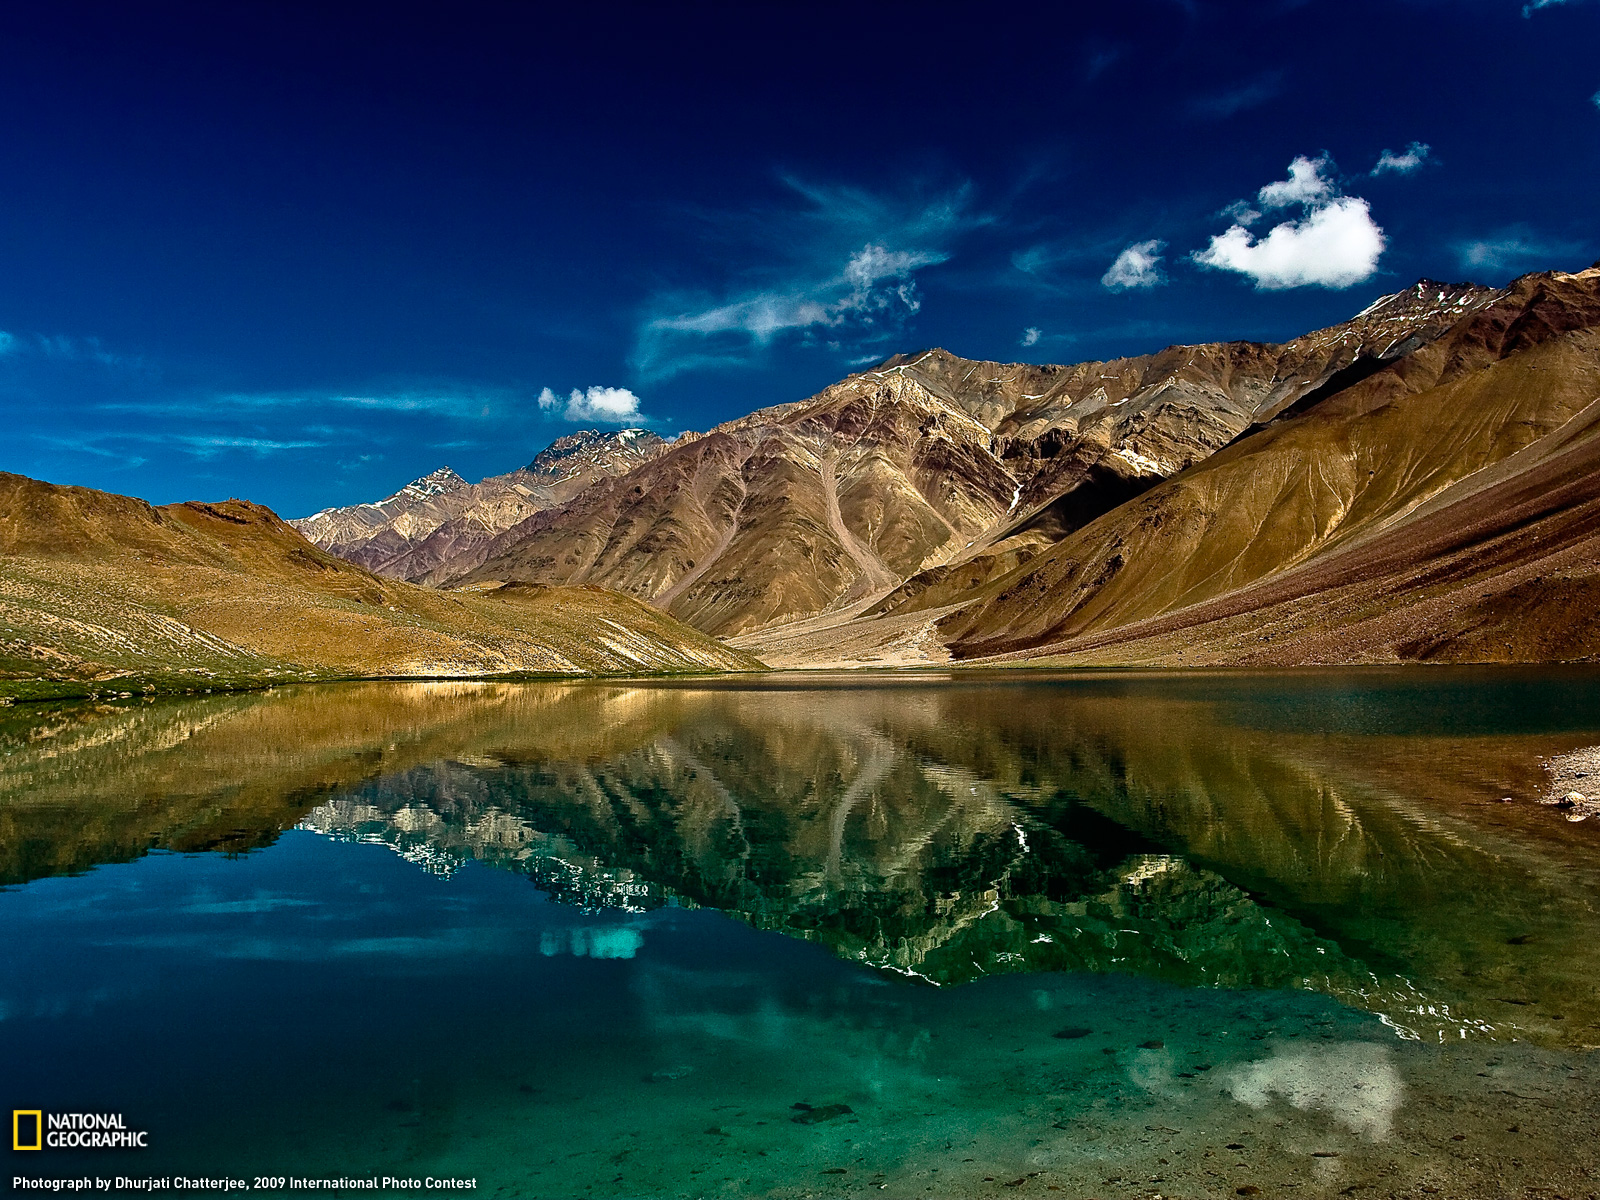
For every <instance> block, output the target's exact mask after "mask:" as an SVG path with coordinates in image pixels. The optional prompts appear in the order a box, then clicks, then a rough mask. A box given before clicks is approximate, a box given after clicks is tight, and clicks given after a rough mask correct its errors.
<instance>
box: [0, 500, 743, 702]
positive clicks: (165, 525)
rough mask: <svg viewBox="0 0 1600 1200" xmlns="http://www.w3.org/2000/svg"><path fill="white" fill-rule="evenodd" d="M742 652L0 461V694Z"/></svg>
mask: <svg viewBox="0 0 1600 1200" xmlns="http://www.w3.org/2000/svg"><path fill="white" fill-rule="evenodd" d="M752 665H755V663H754V660H753V659H752V658H750V657H749V656H748V655H745V654H742V653H740V652H737V651H732V650H729V649H728V648H726V647H724V646H722V645H720V644H719V643H717V642H716V641H715V640H713V639H711V638H709V637H707V636H705V635H704V634H702V633H700V632H698V631H697V630H693V629H690V628H688V627H687V626H684V625H681V624H680V623H678V622H677V621H674V620H672V619H671V618H670V617H667V616H665V615H664V614H662V613H661V612H660V611H659V610H656V609H653V608H650V607H648V606H646V605H643V604H640V603H638V602H637V601H634V600H630V599H628V598H626V597H622V596H618V595H616V594H614V593H611V592H606V591H604V590H602V589H599V588H593V587H577V588H562V589H549V588H541V587H536V586H528V585H516V586H512V587H506V588H496V589H484V590H481V591H478V592H476V593H452V594H445V593H441V592H437V591H433V590H429V589H425V588H420V587H416V586H413V585H411V584H406V583H400V582H396V581H394V580H389V579H384V578H381V577H379V576H376V575H374V574H372V573H371V572H369V571H367V570H365V569H364V568H361V567H359V566H355V565H353V564H351V563H347V562H344V561H343V560H341V559H339V558H336V557H334V556H333V555H330V554H328V553H326V552H324V551H322V550H320V549H318V548H316V547H314V546H312V545H310V544H308V543H307V542H306V540H305V539H304V538H303V537H301V536H300V534H298V533H297V532H296V531H295V530H294V529H292V528H290V527H289V526H288V525H287V524H286V523H285V522H283V521H281V520H279V518H278V517H276V516H275V515H274V514H273V513H272V512H270V511H269V510H268V509H265V508H262V507H260V506H259V505H254V504H249V503H247V502H245V501H241V500H229V501H226V502H223V503H220V504H198V503H189V504H173V505H166V506H164V507H160V508H156V507H152V506H151V505H149V504H146V503H145V502H144V501H142V500H136V499H133V498H131V497H127V496H117V495H112V494H109V493H106V492H97V491H92V490H90V489H88V488H78V487H58V486H55V485H52V484H48V483H41V482H39V481H38V480H33V479H28V478H25V477H23V476H20V475H10V474H0V695H17V694H21V695H35V694H41V693H43V694H49V693H52V692H54V693H62V694H64V693H68V692H73V691H79V692H81V691H83V690H85V689H88V690H119V689H120V690H128V689H132V688H149V687H172V686H177V687H193V688H201V687H211V686H227V685H232V684H236V683H240V682H259V681H261V680H265V679H295V678H311V677H328V676H378V675H381V676H394V675H400V676H475V675H486V674H497V673H504V672H519V671H537V672H553V673H558V674H583V673H589V672H597V671H610V672H615V671H627V672H632V671H641V670H642V671H684V670H727V669H735V670H737V669H741V668H748V667H750V666H752Z"/></svg>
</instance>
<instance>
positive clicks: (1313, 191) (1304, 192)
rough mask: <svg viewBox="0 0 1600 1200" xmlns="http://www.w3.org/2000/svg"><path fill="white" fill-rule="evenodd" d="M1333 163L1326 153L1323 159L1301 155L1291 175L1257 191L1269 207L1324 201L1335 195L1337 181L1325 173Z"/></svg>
mask: <svg viewBox="0 0 1600 1200" xmlns="http://www.w3.org/2000/svg"><path fill="white" fill-rule="evenodd" d="M1332 167H1333V162H1332V161H1331V160H1330V159H1329V158H1328V156H1327V155H1326V154H1324V155H1323V156H1322V157H1321V158H1307V157H1306V156H1305V155H1304V154H1301V155H1297V156H1296V157H1295V160H1294V161H1293V162H1292V163H1290V164H1289V178H1287V179H1280V180H1278V182H1277V183H1269V184H1267V186H1266V187H1264V188H1262V189H1261V190H1260V191H1259V192H1257V193H1256V198H1257V199H1258V200H1260V201H1261V204H1262V206H1263V207H1265V208H1288V207H1289V206H1290V205H1291V204H1320V203H1322V202H1324V201H1326V200H1328V199H1331V198H1332V197H1333V195H1334V186H1333V183H1332V182H1331V181H1330V180H1328V179H1327V178H1325V177H1324V176H1323V174H1322V173H1323V172H1324V171H1327V170H1331V169H1332Z"/></svg>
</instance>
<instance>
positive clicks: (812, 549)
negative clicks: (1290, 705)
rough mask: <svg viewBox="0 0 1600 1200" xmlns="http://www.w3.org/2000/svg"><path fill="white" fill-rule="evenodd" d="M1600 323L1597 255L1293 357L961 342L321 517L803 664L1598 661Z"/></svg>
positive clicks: (1381, 316) (422, 559)
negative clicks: (644, 608) (717, 414)
mask: <svg viewBox="0 0 1600 1200" xmlns="http://www.w3.org/2000/svg"><path fill="white" fill-rule="evenodd" d="M1597 323H1600V267H1593V268H1590V269H1588V270H1586V271H1580V272H1577V273H1565V272H1559V271H1556V272H1545V273H1540V274H1534V275H1528V276H1524V277H1522V278H1520V279H1518V280H1516V281H1514V282H1513V283H1512V284H1511V285H1510V286H1509V287H1507V288H1504V289H1495V288H1487V287H1481V286H1477V285H1474V284H1467V283H1462V284H1445V283H1438V282H1436V281H1433V280H1426V279H1425V280H1421V281H1419V282H1418V283H1417V284H1416V285H1414V286H1413V287H1410V288H1407V289H1405V290H1404V291H1400V292H1396V293H1394V294H1392V295H1387V296H1384V297H1381V298H1380V299H1378V300H1377V301H1376V302H1375V303H1373V304H1371V305H1369V306H1368V307H1367V308H1366V309H1364V310H1363V311H1362V312H1360V313H1358V314H1356V315H1355V316H1354V317H1352V318H1351V319H1350V320H1348V321H1346V322H1343V323H1342V324H1339V325H1335V326H1332V327H1330V328H1327V329H1321V330H1317V331H1314V332H1312V333H1308V334H1305V335H1303V336H1301V337H1298V338H1295V339H1293V340H1291V341H1289V342H1286V343H1283V344H1266V343H1256V342H1225V343H1210V344H1205V345H1196V346H1173V347H1168V348H1167V349H1165V350H1162V351H1160V352H1158V353H1155V354H1150V355H1143V356H1138V357H1133V358H1125V359H1116V360H1112V361H1108V362H1086V363H1078V364H1075V365H1070V366H1032V365H1025V364H1002V363H995V362H979V361H972V360H967V359H963V358H958V357H956V356H955V355H952V354H950V353H947V352H946V351H944V350H939V349H934V350H928V351H925V352H922V353H919V354H914V355H896V356H894V357H892V358H890V359H888V360H886V361H885V362H883V363H880V364H879V365H878V366H876V367H874V368H872V369H870V370H866V371H862V372H860V373H858V374H855V375H852V376H850V377H848V378H846V379H844V380H842V381H841V382H839V383H837V384H834V385H833V386H831V387H829V388H826V389H824V390H823V391H822V392H820V393H818V394H817V395H816V396H813V397H811V398H810V399H807V400H803V401H799V402H796V403H792V404H785V405H780V406H777V407H774V408H767V409H763V410H760V411H757V412H754V413H752V414H750V415H749V416H747V417H743V418H740V419H737V420H734V421H730V422H727V423H726V424H723V425H720V426H718V427H716V428H714V429H712V430H710V431H709V432H706V433H686V434H682V435H679V436H678V437H676V438H675V439H673V440H672V441H671V442H666V441H663V440H662V439H660V438H657V437H655V436H654V435H651V434H648V433H646V432H644V431H638V430H624V431H621V432H619V433H609V434H603V433H600V432H598V431H587V432H585V433H581V434H577V435H574V437H572V438H567V439H563V440H562V442H558V443H557V444H556V445H555V446H552V447H551V449H550V450H549V451H546V452H545V454H543V455H541V456H540V458H539V459H538V460H535V462H534V463H533V464H531V465H530V466H529V467H528V468H524V469H523V470H522V471H520V472H513V473H512V474H511V475H507V476H500V477H496V478H494V479H490V480H485V481H484V482H483V483H482V484H479V485H476V487H475V488H473V487H468V486H467V485H466V484H465V481H463V480H461V479H460V477H459V476H456V475H455V474H454V473H453V472H435V473H434V474H433V475H430V476H427V477H425V478H424V479H422V480H418V481H417V482H416V483H414V484H412V485H409V486H408V487H407V488H406V489H403V490H402V491H401V492H399V493H397V494H396V495H395V496H393V497H390V498H389V499H388V500H385V501H382V502H380V503H379V504H377V505H369V506H359V507H358V508H356V509H341V510H330V511H329V512H326V513H321V514H317V516H315V517H312V518H307V519H305V520H302V521H298V522H296V523H295V524H296V527H297V528H299V529H301V530H302V531H303V532H305V533H306V534H307V536H308V537H311V538H312V539H313V540H315V541H317V542H318V543H319V544H321V545H324V546H326V547H327V548H329V549H330V550H332V551H333V552H334V553H336V554H339V555H342V556H344V557H347V558H350V559H352V560H354V561H358V562H362V563H364V564H366V565H368V566H371V567H372V568H373V569H374V570H376V571H378V572H380V573H383V574H389V575H394V576H397V577H401V578H406V579H409V580H413V581H416V582H420V583H424V584H428V585H432V586H435V587H446V588H458V587H482V586H489V585H493V584H502V583H506V582H511V581H519V582H526V583H535V584H542V585H572V584H592V585H599V586H601V587H604V588H606V589H609V590H612V591H616V592H620V593H622V594H624V595H627V596H631V597H633V598H635V599H637V600H639V601H643V602H646V603H648V604H650V605H653V606H654V607H656V608H658V609H661V610H664V611H665V612H667V613H668V614H670V615H672V616H673V617H676V618H678V619H679V620H682V621H684V622H686V623H688V624H690V625H693V626H695V627H697V628H699V629H701V630H703V631H705V632H707V633H710V634H713V635H717V636H719V637H723V638H725V639H729V640H731V641H732V643H733V644H734V645H736V646H739V647H742V648H744V649H746V650H748V651H749V652H751V653H753V654H755V655H757V656H758V657H760V658H761V659H762V660H764V661H765V662H767V663H768V664H771V665H775V666H795V665H863V664H874V663H876V664H885V665H889V664H914V663H929V662H942V661H948V660H951V659H960V660H970V661H997V662H1013V661H1049V662H1064V663H1122V664H1150V665H1161V664H1168V665H1172V664H1217V663H1260V664H1291V663H1309V662H1358V661H1395V660H1415V659H1426V660H1441V661H1508V660H1512V661H1515V660H1552V659H1572V658H1586V657H1590V656H1592V655H1594V654H1596V653H1600V626H1597V625H1596V623H1595V621H1594V619H1593V617H1592V615H1591V614H1592V613H1593V612H1594V604H1593V599H1594V598H1595V596H1596V595H1597V594H1600V582H1597V581H1600V574H1597V571H1600V562H1597V559H1596V546H1595V544H1594V542H1593V540H1592V535H1591V533H1590V525H1591V524H1592V521H1593V512H1592V511H1591V510H1592V509H1593V506H1594V502H1595V480H1596V475H1595V470H1594V467H1595V464H1594V462H1593V461H1592V459H1593V457H1594V455H1595V454H1596V453H1600V450H1597V449H1596V448H1595V447H1596V445H1600V443H1596V442H1595V439H1594V437H1593V431H1592V423H1593V421H1594V419H1595V416H1596V414H1595V413H1594V412H1592V411H1591V409H1592V408H1593V405H1594V401H1595V400H1596V399H1597V397H1600V387H1597V371H1600V332H1597V329H1596V326H1597ZM541 463H542V464H543V466H542V467H541ZM534 479H538V480H557V479H559V480H560V483H559V484H551V483H545V484H542V485H540V486H535V485H534V483H533V482H532V480H534ZM518 489H522V490H518ZM508 492H511V493H513V494H515V495H516V496H517V499H516V500H515V501H507V500H506V499H505V497H506V495H507V493H508Z"/></svg>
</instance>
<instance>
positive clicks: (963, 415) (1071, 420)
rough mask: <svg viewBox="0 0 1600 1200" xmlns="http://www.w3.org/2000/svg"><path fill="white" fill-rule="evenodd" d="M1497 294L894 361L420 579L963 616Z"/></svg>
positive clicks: (742, 613) (719, 624)
mask: <svg viewBox="0 0 1600 1200" xmlns="http://www.w3.org/2000/svg"><path fill="white" fill-rule="evenodd" d="M1498 296H1499V293H1498V292H1495V291H1493V290H1491V289H1487V288H1481V287H1476V286H1473V285H1470V284H1459V285H1446V284H1437V283H1434V282H1432V281H1428V280H1424V281H1422V282H1421V283H1419V284H1417V285H1416V286H1415V287H1414V288H1411V289H1408V290H1407V291H1405V292H1401V293H1397V294H1395V295H1393V296H1387V297H1384V298H1382V299H1381V300H1379V301H1378V302H1377V303H1375V304H1373V305H1372V306H1370V307H1369V308H1368V309H1367V310H1365V311H1364V312H1362V313H1360V314H1358V315H1357V316H1356V317H1355V318H1353V319H1352V320H1350V321H1347V322H1345V323H1343V324H1341V325H1338V326H1334V327H1332V328H1330V329H1325V330H1320V331H1317V332H1315V333H1312V334H1308V335H1306V336H1304V337H1301V338H1297V339H1295V340H1294V341H1292V342H1289V343H1286V344H1284V345H1262V344H1257V343H1248V342H1233V343H1219V344H1213V345H1204V346H1179V347H1171V348H1168V349H1167V350H1164V351H1161V352H1160V353H1158V354H1153V355H1144V356H1139V357H1135V358H1127V359H1119V360H1115V361H1111V362H1104V363H1100V362H1096V363H1081V364H1078V365H1076V366H1070V367H1056V366H1043V367H1039V366H1026V365H1016V364H1011V365H1005V364H999V363H989V362H973V361H970V360H966V359H960V358H957V357H955V356H954V355H951V354H948V353H946V352H944V351H942V350H931V351H928V352H926V353H923V354H920V355H917V356H914V357H906V356H897V357H896V358H893V359H890V360H888V361H887V362H885V363H884V364H882V365H881V366H879V367H878V368H877V369H875V370H871V371H866V372H862V373H861V374H858V375H854V376H851V377H850V378H848V379H846V380H844V381H842V382H841V383H838V384H836V385H834V386H832V387H830V388H828V389H826V390H825V391H823V392H821V393H820V394H818V395H817V396H814V397H812V398H811V399H809V400H805V401H802V402H799V403H796V404H789V405H783V406H779V407H777V408H771V409H766V410H763V411H760V412H757V413H753V414H751V415H750V416H748V417H745V418H742V419H741V420H737V421H732V422H729V423H727V424H725V425H721V426H718V427H717V428H716V429H714V430H712V431H711V432H710V433H707V434H703V435H684V436H682V437H680V438H679V439H678V440H677V441H676V443H674V444H673V445H672V446H671V447H669V448H667V449H665V450H663V451H662V452H660V453H659V454H658V455H656V456H655V457H653V458H652V459H651V460H650V461H648V462H646V463H644V464H642V465H641V466H639V467H636V468H635V469H633V470H632V471H629V472H628V473H626V474H619V475H616V476H611V477H606V478H602V479H599V480H597V481H596V482H594V483H593V484H591V485H590V486H589V487H587V488H585V489H584V490H583V491H581V492H579V493H578V494H577V495H576V496H574V497H573V498H572V499H570V500H568V501H567V502H565V503H564V504H561V505H558V506H555V507H551V508H547V509H545V510H543V511H541V512H538V513H535V514H533V515H532V516H530V517H528V518H526V519H524V520H522V521H520V522H519V523H517V524H516V525H513V526H511V527H510V528H508V529H506V530H505V531H504V532H502V533H500V534H498V535H497V536H496V537H495V538H494V539H493V540H492V541H491V542H489V543H488V544H487V546H485V547H483V548H482V550H481V552H478V551H475V552H474V554H473V555H472V556H470V557H468V558H466V559H445V560H443V561H442V562H441V563H440V564H439V565H438V566H437V567H435V568H434V569H433V570H431V571H430V572H429V573H427V574H426V575H424V576H421V577H420V578H423V579H424V580H425V581H427V582H430V583H435V584H455V583H460V582H463V581H465V582H479V583H481V582H488V581H506V580H527V581H534V582H540V583H579V582H585V583H599V584H602V585H604V586H606V587H610V588H615V589H617V590H619V591H622V592H625V593H627V594H629V595H633V596H636V597H638V598H639V599H641V600H646V601H649V602H651V603H653V604H655V605H657V606H658V607H661V608H664V609H665V610H666V611H668V612H670V613H672V614H673V615H674V616H677V617H679V618H680V619H682V620H684V621H687V622H689V623H691V624H693V625H696V626H697V627H699V628H701V629H704V630H707V631H709V632H713V633H719V634H739V633H746V632H749V631H753V630H758V629H762V628H764V627H771V626H775V625H778V624H781V623H785V622H794V621H796V620H802V619H807V618H814V617H816V616H817V615H818V614H844V615H851V614H854V613H856V612H858V611H860V610H861V609H862V608H870V607H872V606H873V605H882V604H884V603H886V602H887V603H889V604H890V606H891V607H894V606H896V605H904V604H905V603H907V602H910V601H912V600H916V599H918V598H922V600H921V602H922V603H924V604H927V603H932V602H935V601H938V602H947V601H948V600H949V599H951V598H954V596H956V595H960V594H964V593H966V592H967V591H969V590H970V589H972V588H975V587H979V586H982V585H985V584H987V583H988V582H990V581H991V580H993V579H995V578H997V577H998V576H1001V575H1003V574H1005V573H1006V572H1007V571H1010V570H1012V569H1014V568H1017V567H1018V566H1019V565H1021V564H1022V563H1024V562H1026V561H1028V560H1029V559H1031V558H1032V556H1034V555H1035V554H1037V553H1038V552H1039V551H1040V550H1041V549H1043V548H1045V547H1048V546H1051V545H1054V544H1055V543H1057V542H1058V541H1060V540H1061V539H1062V538H1064V537H1067V536H1069V535H1070V534H1072V533H1073V532H1074V531H1076V530H1078V529H1081V528H1082V527H1084V526H1085V525H1087V524H1089V523H1090V522H1092V521H1093V520H1095V519H1096V518H1098V517H1100V516H1101V515H1102V514H1104V513H1106V512H1108V511H1110V510H1112V509H1114V508H1116V507H1117V506H1119V505H1121V504H1123V503H1125V502H1127V501H1128V500H1130V499H1131V498H1133V497H1136V496H1138V495H1139V494H1141V493H1142V492H1144V491H1145V490H1147V489H1148V488H1150V487H1152V486H1153V485H1155V484H1157V483H1160V482H1161V481H1162V480H1164V479H1167V478H1169V477H1171V476H1173V475H1176V474H1178V473H1179V472H1182V471H1183V470H1185V469H1186V468H1188V467H1190V466H1192V465H1193V464H1195V463H1197V462H1200V461H1202V460H1204V459H1206V458H1208V457H1209V456H1210V455H1212V454H1214V453H1215V452H1216V451H1218V450H1219V449H1221V448H1222V447H1224V446H1226V445H1227V444H1228V443H1230V442H1231V441H1233V440H1235V439H1237V438H1239V437H1240V436H1241V435H1244V434H1246V433H1247V432H1248V431H1250V430H1251V429H1253V428H1256V427H1260V426H1263V425H1267V424H1270V423H1272V422H1274V421H1278V420H1283V419H1285V418H1287V417H1292V416H1293V414H1295V413H1297V412H1299V411H1301V410H1303V409H1304V408H1306V407H1308V406H1315V405H1316V404H1317V403H1319V402H1320V401H1321V400H1322V399H1323V398H1324V397H1326V396H1328V395H1330V394H1334V393H1337V392H1338V391H1340V390H1341V389H1343V388H1344V387H1346V386H1347V385H1349V384H1350V383H1352V382H1354V381H1355V380H1358V379H1361V378H1364V377H1366V376H1368V375H1371V374H1372V373H1374V372H1376V371H1379V370H1381V369H1383V368H1384V367H1385V365H1386V364H1390V363H1394V362H1397V361H1403V360H1405V359H1406V358H1408V357H1409V356H1411V355H1413V354H1415V353H1416V351H1417V350H1418V349H1419V348H1420V347H1423V346H1426V345H1427V344H1429V343H1430V342H1431V341H1432V340H1433V339H1435V338H1437V337H1439V336H1440V335H1441V334H1443V333H1444V332H1445V331H1446V330H1448V329H1450V328H1452V327H1453V326H1454V325H1456V324H1457V323H1458V322H1460V321H1461V320H1462V319H1463V318H1464V317H1466V316H1468V315H1470V314H1473V313H1476V312H1479V311H1481V310H1483V309H1484V308H1485V307H1486V306H1488V305H1491V304H1492V303H1494V302H1495V301H1496V299H1497V298H1498Z"/></svg>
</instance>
